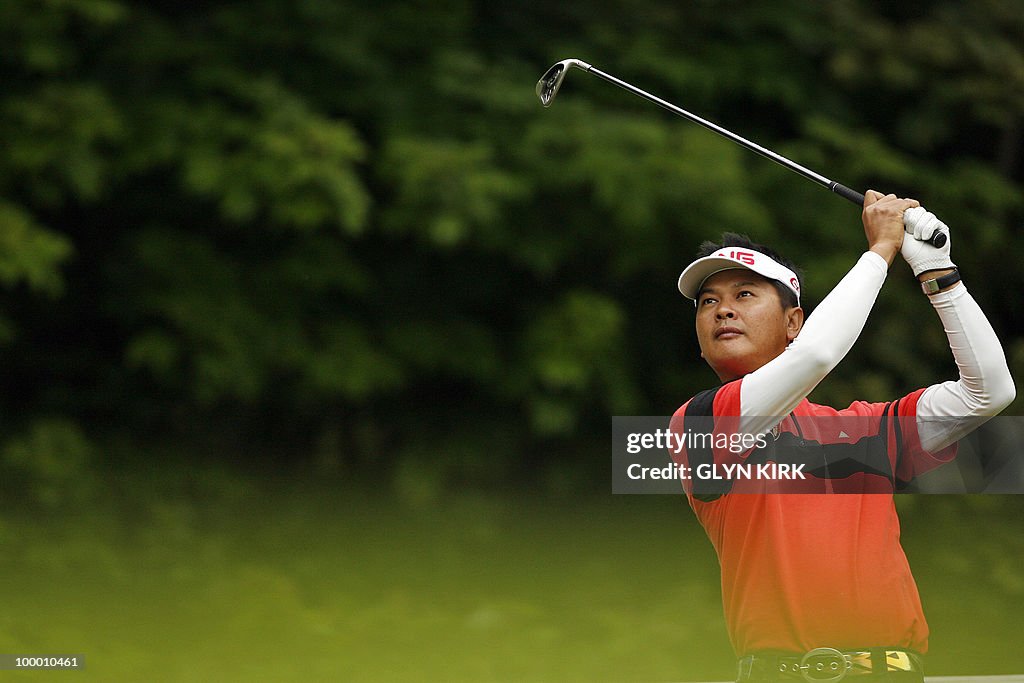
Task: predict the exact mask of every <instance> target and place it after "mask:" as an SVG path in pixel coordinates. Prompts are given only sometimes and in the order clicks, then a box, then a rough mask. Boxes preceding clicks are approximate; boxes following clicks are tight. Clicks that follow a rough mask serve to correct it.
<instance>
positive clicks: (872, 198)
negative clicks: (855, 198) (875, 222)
mask: <svg viewBox="0 0 1024 683" xmlns="http://www.w3.org/2000/svg"><path fill="white" fill-rule="evenodd" d="M883 196H884V195H882V193H881V192H875V191H874V190H868V191H867V192H865V193H864V206H871V205H872V204H874V203H875V202H877V201H878V200H879V199H881V198H882V197H883Z"/></svg>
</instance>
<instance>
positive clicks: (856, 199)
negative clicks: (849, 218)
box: [831, 183, 864, 206]
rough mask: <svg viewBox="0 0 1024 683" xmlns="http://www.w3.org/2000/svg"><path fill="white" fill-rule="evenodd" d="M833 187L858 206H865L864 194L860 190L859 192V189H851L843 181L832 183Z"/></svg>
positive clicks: (840, 194) (837, 192) (833, 189)
mask: <svg viewBox="0 0 1024 683" xmlns="http://www.w3.org/2000/svg"><path fill="white" fill-rule="evenodd" d="M831 189H832V191H833V192H835V193H836V194H837V195H839V196H840V197H842V198H843V199H849V200H850V201H851V202H853V203H854V204H856V205H857V206H864V195H862V194H861V193H860V192H857V190H851V189H850V188H848V187H847V186H846V185H843V184H842V183H832V188H831Z"/></svg>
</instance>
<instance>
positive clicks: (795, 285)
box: [789, 277, 800, 294]
mask: <svg viewBox="0 0 1024 683" xmlns="http://www.w3.org/2000/svg"><path fill="white" fill-rule="evenodd" d="M789 284H791V285H793V289H795V290H796V291H797V293H798V294H799V293H800V281H799V280H797V279H796V278H795V277H794V278H790V280H789Z"/></svg>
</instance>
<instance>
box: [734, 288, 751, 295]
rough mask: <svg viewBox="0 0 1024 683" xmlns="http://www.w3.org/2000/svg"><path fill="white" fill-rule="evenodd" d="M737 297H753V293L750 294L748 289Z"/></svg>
mask: <svg viewBox="0 0 1024 683" xmlns="http://www.w3.org/2000/svg"><path fill="white" fill-rule="evenodd" d="M737 296H754V293H753V292H751V291H750V290H749V289H744V290H743V291H741V292H740V293H739V294H738V295H737Z"/></svg>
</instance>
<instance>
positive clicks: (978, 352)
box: [901, 208, 1016, 451]
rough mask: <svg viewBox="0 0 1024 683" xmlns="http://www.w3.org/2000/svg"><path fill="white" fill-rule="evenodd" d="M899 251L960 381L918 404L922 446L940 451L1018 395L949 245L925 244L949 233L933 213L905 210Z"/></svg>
mask: <svg viewBox="0 0 1024 683" xmlns="http://www.w3.org/2000/svg"><path fill="white" fill-rule="evenodd" d="M907 230H908V231H909V232H911V235H908V236H907V239H906V240H905V241H904V244H903V247H902V249H901V253H902V254H903V257H904V258H905V259H906V261H907V263H908V264H910V267H911V268H913V270H914V274H915V275H916V276H917V277H918V279H919V280H920V281H921V282H922V283H923V285H924V289H925V292H926V293H927V294H929V299H930V300H931V303H932V306H933V307H934V308H935V311H936V312H937V313H938V314H939V319H940V320H941V321H942V327H943V329H944V330H945V331H946V338H947V339H948V340H949V348H950V350H951V351H952V352H953V358H954V360H955V361H956V366H957V369H958V370H959V373H960V378H959V379H958V380H957V381H955V382H953V381H950V382H943V383H941V384H935V385H932V386H930V387H928V388H927V389H926V390H925V392H924V393H923V394H922V395H921V398H920V400H919V401H918V403H917V427H918V433H919V434H920V438H921V445H922V446H923V447H924V448H925V450H928V451H936V450H939V449H941V448H943V447H945V446H948V445H949V444H951V443H953V442H954V441H956V440H958V439H960V438H962V437H963V436H965V435H966V434H967V433H969V432H970V431H971V430H973V429H976V428H977V427H978V426H980V425H981V424H982V423H983V422H985V421H986V420H988V419H989V418H991V417H993V416H994V415H997V414H998V413H999V412H1001V411H1002V410H1003V409H1004V408H1005V407H1006V406H1008V405H1009V404H1010V403H1011V402H1012V401H1013V399H1014V397H1015V396H1016V388H1015V387H1014V384H1013V378H1012V377H1011V376H1010V369H1009V367H1007V364H1006V356H1005V354H1004V353H1003V348H1002V346H1001V345H1000V343H999V338H998V337H996V333H995V330H993V329H992V325H991V324H990V323H989V321H988V318H986V317H985V314H984V313H983V312H982V310H981V307H980V306H978V303H977V302H976V301H975V300H974V297H972V296H971V294H970V292H968V291H967V287H965V286H964V284H963V283H962V282H961V281H960V278H959V272H958V271H957V269H956V266H955V265H954V264H953V261H952V260H951V259H950V242H951V240H947V241H946V244H945V245H944V246H943V247H942V248H941V249H936V248H935V247H933V246H932V245H931V244H929V243H928V242H926V241H924V240H927V239H928V238H930V237H931V235H932V233H933V232H934V231H935V230H944V231H946V232H947V233H948V231H949V229H948V228H947V227H946V226H945V224H943V223H942V222H940V221H939V220H938V219H937V218H936V217H935V216H934V215H933V214H931V213H928V212H926V211H924V209H921V208H917V209H912V210H910V211H908V212H907Z"/></svg>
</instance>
